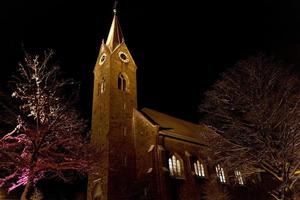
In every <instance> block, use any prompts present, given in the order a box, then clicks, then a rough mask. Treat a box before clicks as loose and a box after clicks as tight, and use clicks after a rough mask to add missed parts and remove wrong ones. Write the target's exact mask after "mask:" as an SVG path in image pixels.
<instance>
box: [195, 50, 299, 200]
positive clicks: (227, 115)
mask: <svg viewBox="0 0 300 200" xmlns="http://www.w3.org/2000/svg"><path fill="white" fill-rule="evenodd" d="M299 101H300V84H299V75H297V74H296V73H295V72H294V73H293V71H292V70H291V67H286V66H284V65H283V64H281V63H278V62H275V61H274V60H273V59H269V58H267V57H266V56H257V57H251V58H249V59H247V60H242V61H240V62H238V63H237V64H236V66H235V67H234V68H232V69H230V70H228V71H226V72H225V73H223V74H222V77H221V79H220V80H219V81H217V82H216V83H215V84H214V85H213V86H212V88H211V90H210V91H208V92H207V93H206V95H205V100H204V103H203V104H202V105H200V110H201V112H203V113H204V114H205V117H204V118H205V121H206V123H208V124H209V125H210V126H212V127H213V128H215V130H216V132H217V133H219V135H218V134H216V135H214V136H212V137H211V138H210V142H211V145H210V146H211V147H213V151H214V156H215V157H216V159H217V160H218V162H222V164H223V166H226V168H227V171H228V170H231V172H232V173H231V174H234V173H233V171H234V170H240V171H241V172H242V176H243V177H244V178H246V177H248V176H251V175H253V174H256V173H261V172H263V173H266V174H268V175H269V176H271V179H270V181H271V182H272V183H271V185H274V186H275V187H274V188H273V189H272V190H271V191H269V192H270V194H271V195H272V197H273V198H274V199H277V200H279V199H280V200H287V199H293V193H294V191H295V185H296V184H297V183H298V182H299V178H300V171H299V169H300V129H299V128H300V109H299V108H300V105H299ZM220 135H222V137H221V136H220Z"/></svg>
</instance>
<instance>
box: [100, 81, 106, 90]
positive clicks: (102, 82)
mask: <svg viewBox="0 0 300 200" xmlns="http://www.w3.org/2000/svg"><path fill="white" fill-rule="evenodd" d="M104 90H105V79H104V78H102V80H101V83H100V93H103V92H104Z"/></svg>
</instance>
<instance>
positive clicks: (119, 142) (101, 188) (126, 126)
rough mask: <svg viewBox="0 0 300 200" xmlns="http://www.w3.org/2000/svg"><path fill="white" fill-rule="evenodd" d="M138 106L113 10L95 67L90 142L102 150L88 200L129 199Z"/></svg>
mask: <svg viewBox="0 0 300 200" xmlns="http://www.w3.org/2000/svg"><path fill="white" fill-rule="evenodd" d="M136 107H137V95H136V65H135V62H134V60H133V59H132V56H131V54H130V52H129V50H128V48H127V46H126V44H125V41H124V37H123V34H122V31H121V27H120V24H119V20H118V16H117V13H116V9H114V16H113V20H112V24H111V27H110V31H109V34H108V37H107V40H106V42H104V41H102V45H101V48H100V52H99V56H98V59H97V62H96V65H95V68H94V91H93V112H92V135H91V142H93V143H94V144H96V145H97V146H98V147H99V148H100V149H101V156H100V158H99V159H100V166H99V169H98V173H99V175H97V177H96V176H93V177H89V186H88V200H95V199H101V200H117V199H132V197H131V196H130V194H131V192H130V190H131V189H130V187H131V186H132V185H133V182H134V180H135V149H134V137H133V131H132V128H133V127H132V113H133V109H134V108H136Z"/></svg>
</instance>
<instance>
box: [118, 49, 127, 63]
mask: <svg viewBox="0 0 300 200" xmlns="http://www.w3.org/2000/svg"><path fill="white" fill-rule="evenodd" d="M119 58H120V59H121V60H122V62H125V63H128V62H129V58H128V55H127V54H126V53H125V52H123V51H120V52H119Z"/></svg>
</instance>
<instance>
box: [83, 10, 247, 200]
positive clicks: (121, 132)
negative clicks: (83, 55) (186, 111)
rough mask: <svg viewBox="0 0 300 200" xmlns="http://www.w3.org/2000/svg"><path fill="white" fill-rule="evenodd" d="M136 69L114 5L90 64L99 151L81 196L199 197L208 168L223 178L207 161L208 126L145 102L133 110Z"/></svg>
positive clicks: (114, 199)
mask: <svg viewBox="0 0 300 200" xmlns="http://www.w3.org/2000/svg"><path fill="white" fill-rule="evenodd" d="M136 70H137V66H136V64H135V62H134V58H133V57H132V55H131V54H130V51H129V49H128V48H127V45H126V43H125V39H124V37H123V34H122V30H121V26H120V24H119V20H118V16H117V13H116V10H114V16H113V20H112V24H111V27H110V30H109V34H108V37H107V39H106V41H102V44H101V48H100V52H99V56H98V59H97V61H96V65H95V67H94V89H93V110H92V135H91V141H92V142H93V143H94V144H96V145H97V146H98V147H99V148H100V149H101V151H102V154H101V164H100V166H99V169H98V176H93V177H92V176H90V177H89V181H88V191H87V199H88V200H119V199H128V200H131V199H155V200H168V199H184V200H195V199H203V197H202V196H203V195H202V193H201V185H202V184H203V181H205V180H206V179H208V178H209V174H210V173H214V174H216V175H217V177H218V179H219V182H220V183H224V184H225V183H226V182H227V179H226V172H225V170H224V169H223V168H222V166H220V165H217V166H214V168H213V169H209V167H208V158H207V153H206V151H207V142H206V136H207V135H209V134H213V131H212V130H211V129H209V128H208V127H206V126H205V125H198V124H193V123H190V122H187V121H184V120H181V119H177V118H175V117H172V116H169V115H167V114H164V113H161V112H159V111H155V110H152V109H150V108H143V109H141V110H138V109H137V104H138V102H137V81H136ZM237 178H238V182H239V184H241V185H243V184H244V183H243V179H242V177H241V175H237Z"/></svg>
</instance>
